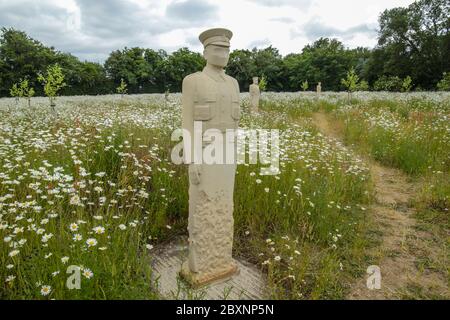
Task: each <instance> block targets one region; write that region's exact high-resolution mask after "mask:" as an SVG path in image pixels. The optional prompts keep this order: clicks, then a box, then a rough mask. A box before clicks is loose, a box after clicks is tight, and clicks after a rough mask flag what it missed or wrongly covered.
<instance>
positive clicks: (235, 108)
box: [231, 99, 241, 120]
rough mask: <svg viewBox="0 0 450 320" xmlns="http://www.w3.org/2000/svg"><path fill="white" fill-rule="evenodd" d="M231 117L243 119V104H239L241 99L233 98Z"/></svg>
mask: <svg viewBox="0 0 450 320" xmlns="http://www.w3.org/2000/svg"><path fill="white" fill-rule="evenodd" d="M231 117H232V118H233V119H234V120H239V119H241V106H240V105H239V100H237V99H233V101H232V105H231Z"/></svg>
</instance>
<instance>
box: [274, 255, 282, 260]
mask: <svg viewBox="0 0 450 320" xmlns="http://www.w3.org/2000/svg"><path fill="white" fill-rule="evenodd" d="M273 259H274V260H275V261H280V260H281V257H280V256H276V257H275V258H273Z"/></svg>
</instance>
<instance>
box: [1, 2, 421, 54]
mask: <svg viewBox="0 0 450 320" xmlns="http://www.w3.org/2000/svg"><path fill="white" fill-rule="evenodd" d="M413 2H414V1H412V0H359V1H355V0H339V1H337V0H220V1H213V0H164V1H163V0H39V1H34V0H0V27H14V28H17V29H20V30H23V31H25V32H27V33H28V34H29V35H30V36H31V37H33V38H35V39H37V40H39V41H41V42H43V43H44V44H46V45H48V46H54V47H55V48H56V49H57V50H60V51H64V52H70V53H72V54H74V55H75V56H77V57H79V58H81V59H82V60H89V61H97V62H103V61H104V60H105V59H106V58H107V57H108V55H109V53H110V52H111V51H112V50H116V49H121V48H123V47H125V46H127V47H133V46H139V47H146V48H153V49H165V50H167V51H168V52H172V51H174V50H177V49H178V48H181V47H189V48H190V49H191V50H194V51H197V52H201V51H202V46H201V43H200V42H199V40H198V35H199V34H200V33H201V32H202V31H204V30H206V29H209V28H213V27H225V28H229V29H230V30H231V31H233V33H234V36H233V39H232V40H231V46H232V50H233V49H251V48H253V47H258V48H264V47H267V46H269V45H272V46H274V47H276V48H278V49H279V50H280V53H281V54H282V55H286V54H288V53H292V52H300V51H301V49H302V48H303V47H304V46H305V45H306V44H308V43H311V42H313V41H314V40H316V39H317V38H319V37H336V38H338V39H340V40H341V41H343V42H344V44H345V45H346V46H348V47H351V48H353V47H357V46H366V47H373V46H375V45H376V37H377V33H376V29H377V27H378V23H377V21H378V16H379V14H380V13H381V12H382V11H383V10H385V9H389V8H394V7H399V6H403V7H405V6H408V5H409V4H411V3H413Z"/></svg>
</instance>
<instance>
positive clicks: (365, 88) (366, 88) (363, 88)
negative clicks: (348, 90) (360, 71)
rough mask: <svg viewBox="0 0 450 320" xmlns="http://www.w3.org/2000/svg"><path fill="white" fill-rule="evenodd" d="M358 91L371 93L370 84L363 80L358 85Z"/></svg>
mask: <svg viewBox="0 0 450 320" xmlns="http://www.w3.org/2000/svg"><path fill="white" fill-rule="evenodd" d="M357 90H358V91H369V83H368V82H367V81H366V80H362V81H361V82H360V83H359V84H358V85H357Z"/></svg>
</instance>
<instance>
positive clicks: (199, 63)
mask: <svg viewBox="0 0 450 320" xmlns="http://www.w3.org/2000/svg"><path fill="white" fill-rule="evenodd" d="M205 65H206V60H205V59H204V58H203V56H202V55H201V54H199V53H196V52H192V51H190V50H189V49H188V48H181V49H179V50H177V51H175V52H173V53H172V54H171V55H170V56H169V57H168V59H166V60H165V61H164V64H163V66H162V72H164V75H165V77H166V78H165V79H166V86H167V87H168V89H170V91H171V92H177V91H178V92H179V91H181V84H182V82H183V78H184V77H185V76H187V75H189V74H191V73H194V72H197V71H201V70H202V69H203V67H204V66H205Z"/></svg>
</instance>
